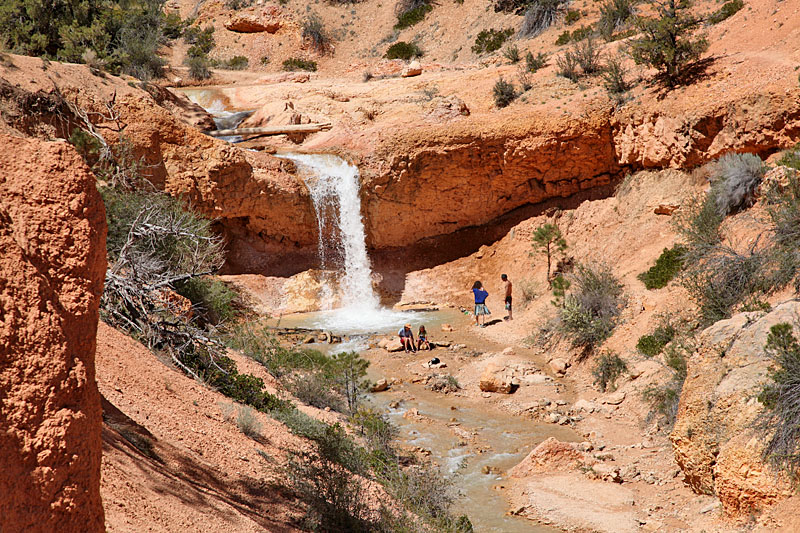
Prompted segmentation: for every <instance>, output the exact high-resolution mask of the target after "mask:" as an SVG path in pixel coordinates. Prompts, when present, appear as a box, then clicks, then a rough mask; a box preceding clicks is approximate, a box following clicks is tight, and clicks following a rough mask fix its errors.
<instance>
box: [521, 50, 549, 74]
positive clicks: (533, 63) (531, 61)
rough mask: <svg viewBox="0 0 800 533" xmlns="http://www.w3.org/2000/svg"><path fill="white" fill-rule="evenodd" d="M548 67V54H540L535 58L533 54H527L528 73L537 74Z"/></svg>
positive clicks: (526, 65)
mask: <svg viewBox="0 0 800 533" xmlns="http://www.w3.org/2000/svg"><path fill="white" fill-rule="evenodd" d="M545 65H547V54H543V53H542V52H539V53H538V54H536V56H534V55H533V54H532V53H531V52H528V53H527V54H525V68H527V69H528V72H536V71H537V70H540V69H542V68H544V67H545Z"/></svg>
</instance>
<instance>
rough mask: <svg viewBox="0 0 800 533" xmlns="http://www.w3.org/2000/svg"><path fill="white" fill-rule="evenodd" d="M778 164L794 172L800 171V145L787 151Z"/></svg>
mask: <svg viewBox="0 0 800 533" xmlns="http://www.w3.org/2000/svg"><path fill="white" fill-rule="evenodd" d="M777 164H778V165H783V166H785V167H789V168H791V169H794V170H800V145H797V146H795V147H794V148H791V149H789V150H786V151H785V152H784V153H783V155H782V156H781V158H780V159H778V161H777Z"/></svg>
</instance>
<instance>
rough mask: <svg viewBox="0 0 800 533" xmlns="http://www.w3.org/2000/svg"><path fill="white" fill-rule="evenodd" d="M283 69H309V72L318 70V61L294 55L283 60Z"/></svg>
mask: <svg viewBox="0 0 800 533" xmlns="http://www.w3.org/2000/svg"><path fill="white" fill-rule="evenodd" d="M283 70H288V71H290V72H291V71H296V70H307V71H309V72H316V71H317V62H316V61H312V60H310V59H302V58H299V57H292V58H289V59H285V60H284V61H283Z"/></svg>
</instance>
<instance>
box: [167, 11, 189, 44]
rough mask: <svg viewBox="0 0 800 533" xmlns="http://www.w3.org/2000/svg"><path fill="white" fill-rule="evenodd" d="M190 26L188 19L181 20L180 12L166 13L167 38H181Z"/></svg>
mask: <svg viewBox="0 0 800 533" xmlns="http://www.w3.org/2000/svg"><path fill="white" fill-rule="evenodd" d="M188 26H189V21H188V20H181V16H180V15H179V14H178V13H175V12H171V13H167V14H166V15H164V37H166V38H167V39H179V38H181V37H182V36H183V32H184V31H186V28H187V27H188Z"/></svg>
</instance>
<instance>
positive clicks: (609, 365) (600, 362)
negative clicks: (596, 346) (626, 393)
mask: <svg viewBox="0 0 800 533" xmlns="http://www.w3.org/2000/svg"><path fill="white" fill-rule="evenodd" d="M627 371H628V365H626V364H625V361H623V360H622V358H621V357H620V356H619V355H618V354H617V353H615V352H612V351H606V352H604V353H602V354H600V356H598V357H597V360H596V361H595V365H594V368H593V369H592V375H593V376H594V384H595V385H597V387H598V388H599V389H600V390H601V391H602V392H606V391H607V390H612V391H613V390H615V389H616V382H617V379H618V378H619V377H620V376H621V375H622V374H623V373H624V372H627Z"/></svg>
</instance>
